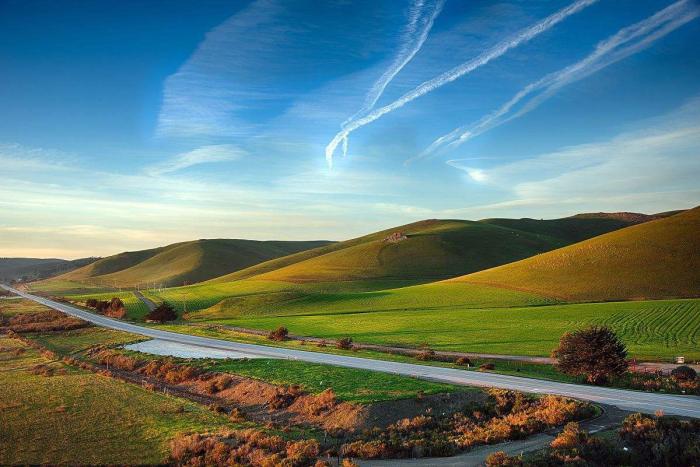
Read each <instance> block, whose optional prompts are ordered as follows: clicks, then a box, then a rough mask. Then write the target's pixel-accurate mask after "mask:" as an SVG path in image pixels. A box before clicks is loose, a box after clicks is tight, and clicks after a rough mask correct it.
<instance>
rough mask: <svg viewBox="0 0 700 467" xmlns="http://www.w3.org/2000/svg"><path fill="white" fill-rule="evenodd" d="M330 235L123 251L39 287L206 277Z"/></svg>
mask: <svg viewBox="0 0 700 467" xmlns="http://www.w3.org/2000/svg"><path fill="white" fill-rule="evenodd" d="M326 244H328V242H325V241H308V242H282V241H254V240H226V239H216V240H195V241H191V242H183V243H175V244H173V245H169V246H166V247H161V248H154V249H150V250H141V251H133V252H125V253H120V254H118V255H114V256H110V257H107V258H103V259H101V260H99V261H96V262H95V263H93V264H90V265H88V266H86V267H84V268H80V269H78V270H75V271H71V272H69V273H68V274H63V275H61V276H59V277H56V278H55V279H51V280H50V281H47V282H49V284H37V285H36V288H38V289H43V290H52V288H51V283H52V282H57V283H58V282H66V283H70V282H73V283H75V282H77V283H84V284H92V285H94V284H103V285H108V286H111V287H137V286H139V285H141V286H144V285H146V284H147V283H150V284H153V283H156V284H158V285H159V286H163V287H167V286H173V285H182V284H183V283H193V282H200V281H204V280H207V279H211V278H213V277H217V276H221V275H223V274H228V273H230V272H232V271H237V270H239V269H243V268H247V267H249V266H251V265H254V264H257V263H260V262H262V261H267V260H269V259H272V258H277V257H280V256H286V255H289V254H292V253H296V252H298V251H301V250H306V249H309V248H315V247H318V246H321V245H326Z"/></svg>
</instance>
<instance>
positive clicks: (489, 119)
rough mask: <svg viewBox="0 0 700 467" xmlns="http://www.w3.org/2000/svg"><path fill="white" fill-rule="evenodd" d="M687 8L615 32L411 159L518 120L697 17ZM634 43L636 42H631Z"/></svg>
mask: <svg viewBox="0 0 700 467" xmlns="http://www.w3.org/2000/svg"><path fill="white" fill-rule="evenodd" d="M689 6H690V3H689V2H688V1H687V0H680V1H678V2H676V3H674V4H672V5H670V6H668V7H667V8H664V9H663V10H660V11H659V12H657V13H655V14H654V15H652V16H650V17H649V18H647V19H645V20H643V21H640V22H638V23H635V24H633V25H631V26H628V27H625V28H623V29H621V30H619V31H618V32H617V33H616V34H614V35H613V36H611V37H609V38H608V39H606V40H604V41H601V42H599V43H598V45H597V46H596V48H595V50H594V51H593V52H592V53H591V54H590V55H588V56H587V57H586V58H584V59H583V60H581V61H579V62H577V63H574V64H573V65H570V66H568V67H566V68H563V69H561V70H559V71H556V72H554V73H550V74H548V75H546V76H545V77H544V78H541V79H540V80H538V81H535V82H534V83H530V84H528V85H527V86H525V87H524V88H523V89H521V90H520V91H519V92H518V93H517V94H515V96H513V97H512V98H511V99H510V100H509V101H508V102H506V103H505V104H504V105H503V106H501V107H500V108H499V109H498V110H496V111H495V112H493V113H491V114H489V115H487V116H485V117H483V118H481V119H480V120H479V121H478V122H476V123H474V124H470V125H465V126H462V127H459V128H457V129H455V130H453V131H452V132H450V133H448V134H446V135H444V136H441V137H440V138H438V139H436V140H435V141H433V143H432V144H431V145H430V146H429V147H428V148H427V149H426V150H425V151H423V152H422V153H421V154H419V155H418V156H416V157H414V158H413V159H417V158H420V157H423V156H426V155H428V154H430V153H433V152H434V151H436V150H437V149H438V148H440V147H442V146H444V145H445V144H448V147H456V146H458V145H460V144H462V143H464V142H466V141H468V140H470V139H471V138H474V137H476V136H478V135H480V134H482V133H484V132H486V131H488V130H490V129H492V128H494V127H496V126H499V125H502V124H503V123H506V122H508V121H510V120H513V119H515V118H518V117H521V116H523V115H525V114H526V113H528V112H530V111H532V110H534V109H535V108H536V107H537V106H539V105H540V104H541V103H542V102H544V101H545V100H547V99H548V98H550V97H551V96H552V95H553V94H554V93H555V92H556V91H558V90H559V89H561V88H562V87H564V86H566V85H568V84H570V83H573V82H575V81H578V80H581V79H583V78H585V77H587V76H590V75H591V74H593V73H596V72H597V71H599V70H601V69H603V68H605V67H607V66H609V65H612V64H613V63H616V62H618V61H620V60H622V59H624V58H626V57H628V56H630V55H632V54H635V53H637V52H639V51H641V50H643V49H645V48H646V47H648V46H650V45H651V44H652V43H653V42H655V41H657V40H658V39H660V38H662V37H664V36H666V35H667V34H669V33H670V32H672V31H674V30H676V29H677V28H679V27H681V26H683V25H684V24H686V23H688V22H690V21H692V20H694V19H695V18H697V17H698V16H700V9H698V8H696V7H692V8H689ZM635 40H636V42H633V41H635ZM536 92H539V94H537V95H536V96H534V97H533V98H531V99H530V100H529V101H527V102H526V103H525V105H524V106H523V107H522V108H521V109H520V110H519V111H518V112H516V113H515V114H513V115H511V116H509V117H507V118H504V117H503V116H504V115H506V114H508V113H509V112H510V111H511V110H512V109H513V107H514V106H515V105H517V104H518V103H519V102H520V101H522V100H523V99H525V98H526V97H528V96H529V95H531V94H533V93H536ZM413 159H410V160H413ZM410 160H409V161H410Z"/></svg>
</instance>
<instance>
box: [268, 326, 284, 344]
mask: <svg viewBox="0 0 700 467" xmlns="http://www.w3.org/2000/svg"><path fill="white" fill-rule="evenodd" d="M288 335H289V331H288V330H287V328H285V327H284V326H280V327H278V328H277V329H275V330H274V331H270V334H268V335H267V338H268V339H270V340H271V341H279V342H281V341H284V340H287V336H288Z"/></svg>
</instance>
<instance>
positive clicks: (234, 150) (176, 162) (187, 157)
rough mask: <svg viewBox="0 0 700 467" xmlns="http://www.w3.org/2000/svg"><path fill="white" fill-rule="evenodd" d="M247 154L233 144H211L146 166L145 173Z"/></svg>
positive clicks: (151, 173) (182, 167)
mask: <svg viewBox="0 0 700 467" xmlns="http://www.w3.org/2000/svg"><path fill="white" fill-rule="evenodd" d="M245 155H246V151H244V150H242V149H241V148H239V147H238V146H235V145H233V144H211V145H207V146H202V147H199V148H197V149H193V150H192V151H188V152H184V153H182V154H178V155H176V156H175V157H173V158H172V159H170V160H167V161H164V162H160V163H158V164H154V165H151V166H149V167H146V169H145V173H147V174H149V175H153V176H157V175H162V174H167V173H170V172H176V171H178V170H182V169H186V168H188V167H192V166H194V165H199V164H209V163H212V162H227V161H234V160H236V159H240V158H241V157H243V156H245Z"/></svg>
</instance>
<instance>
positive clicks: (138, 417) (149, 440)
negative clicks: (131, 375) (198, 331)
mask: <svg viewBox="0 0 700 467" xmlns="http://www.w3.org/2000/svg"><path fill="white" fill-rule="evenodd" d="M20 346H23V345H22V344H21V343H19V342H18V341H15V340H12V339H9V338H6V337H0V347H3V348H5V349H13V348H17V347H20ZM47 363H48V361H47V360H46V359H44V358H43V357H40V356H39V355H38V353H37V352H36V351H35V350H33V349H30V348H26V351H25V353H23V354H21V355H13V354H12V353H11V352H10V351H7V350H6V351H4V352H0V387H2V393H1V394H0V418H1V420H2V422H1V423H0V439H1V440H2V442H0V464H3V465H7V464H40V463H51V464H54V465H55V464H159V463H162V462H164V461H165V460H166V459H167V456H168V442H169V440H170V439H172V438H173V437H174V436H175V435H176V434H177V433H181V432H188V431H200V432H203V431H210V430H217V429H222V428H234V427H235V426H236V425H234V424H232V423H231V422H229V421H228V419H227V418H226V417H224V416H220V415H216V414H214V413H213V412H211V411H209V410H207V409H206V408H205V407H202V406H198V405H196V404H194V403H190V402H187V401H185V400H183V399H177V398H174V397H169V396H165V395H163V394H158V393H154V392H150V391H146V390H144V389H142V388H140V387H138V386H134V385H131V384H127V383H124V382H121V381H117V380H114V379H111V378H108V377H104V376H100V375H96V374H94V373H91V372H87V371H83V370H79V369H75V368H72V367H67V366H63V365H62V364H61V363H50V366H51V367H53V368H57V369H59V368H63V369H64V370H65V371H66V372H65V374H62V375H61V374H57V375H54V376H50V377H47V376H41V375H35V374H33V373H32V372H31V371H29V368H30V367H31V366H33V365H35V364H47Z"/></svg>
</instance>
